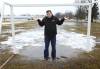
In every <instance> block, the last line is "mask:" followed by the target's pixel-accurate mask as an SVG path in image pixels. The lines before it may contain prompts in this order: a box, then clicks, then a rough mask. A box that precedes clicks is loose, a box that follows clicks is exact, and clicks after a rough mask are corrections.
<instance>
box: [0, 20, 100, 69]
mask: <svg viewBox="0 0 100 69" xmlns="http://www.w3.org/2000/svg"><path fill="white" fill-rule="evenodd" d="M15 26H16V36H15V38H16V39H15V43H14V45H13V44H12V36H11V28H10V27H11V25H10V24H6V25H3V31H2V32H3V33H2V34H1V36H0V65H2V64H3V63H4V62H5V61H6V60H7V59H8V58H9V57H10V56H11V55H14V56H13V57H12V59H11V60H10V61H9V62H8V63H7V64H6V65H5V66H4V67H3V68H2V69H99V68H100V59H99V58H100V54H99V52H100V45H99V44H96V41H98V42H100V41H99V39H100V23H92V30H91V35H92V36H91V37H87V36H86V30H87V23H76V22H67V21H65V22H64V24H63V25H62V26H58V34H57V61H56V62H52V61H51V60H50V61H47V62H46V61H43V50H44V35H43V34H44V33H43V32H44V30H43V27H39V26H38V24H37V22H36V21H26V22H24V23H18V24H16V25H15ZM49 51H51V48H50V50H49Z"/></svg>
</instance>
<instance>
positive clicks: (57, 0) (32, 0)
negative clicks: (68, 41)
mask: <svg viewBox="0 0 100 69" xmlns="http://www.w3.org/2000/svg"><path fill="white" fill-rule="evenodd" d="M3 1H5V2H8V3H13V4H64V3H66V4H69V3H70V4H72V3H74V2H75V0H3ZM99 4H100V3H99ZM99 7H100V5H99ZM48 9H50V10H52V11H53V13H56V12H62V13H64V12H65V11H66V12H70V11H72V12H75V10H76V8H75V6H63V7H17V8H14V13H15V14H16V15H20V14H34V15H36V14H45V11H46V10H48ZM9 13H10V8H9V7H8V6H6V7H5V14H9Z"/></svg>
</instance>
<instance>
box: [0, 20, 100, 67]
mask: <svg viewBox="0 0 100 69" xmlns="http://www.w3.org/2000/svg"><path fill="white" fill-rule="evenodd" d="M15 26H16V30H17V29H21V30H22V31H17V32H16V34H18V33H21V32H24V30H29V29H34V28H35V27H37V26H38V25H37V23H36V21H28V22H26V23H20V24H16V25H15ZM64 29H67V30H68V31H74V32H78V33H84V34H86V26H84V24H77V25H76V26H68V25H65V26H64ZM71 29H74V30H71ZM9 31H11V28H10V25H4V26H3V33H2V35H1V37H0V42H2V41H5V40H7V38H8V36H11V33H10V32H9ZM4 35H5V36H4ZM91 35H93V36H96V39H100V23H92V30H91ZM99 52H100V45H99V44H97V45H96V46H95V49H94V50H93V51H91V52H82V53H80V55H78V56H77V57H72V58H70V59H68V58H65V61H56V62H52V61H43V60H26V59H27V58H25V57H24V56H21V55H18V54H17V55H15V56H14V57H13V58H12V59H11V61H9V62H8V63H7V64H6V65H5V66H4V67H3V68H2V69H100V54H99ZM11 55H12V53H10V52H9V49H5V50H3V51H2V52H1V53H0V65H2V64H3V63H4V62H5V61H6V60H7V58H8V57H10V56H11Z"/></svg>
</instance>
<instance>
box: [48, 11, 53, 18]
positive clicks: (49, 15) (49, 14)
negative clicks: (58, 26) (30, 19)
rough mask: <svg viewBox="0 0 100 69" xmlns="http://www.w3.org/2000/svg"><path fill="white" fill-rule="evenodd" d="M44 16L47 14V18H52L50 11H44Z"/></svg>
mask: <svg viewBox="0 0 100 69" xmlns="http://www.w3.org/2000/svg"><path fill="white" fill-rule="evenodd" d="M46 14H47V17H49V18H50V17H52V16H53V14H52V11H51V10H47V11H46Z"/></svg>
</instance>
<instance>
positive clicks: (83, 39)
mask: <svg viewBox="0 0 100 69" xmlns="http://www.w3.org/2000/svg"><path fill="white" fill-rule="evenodd" d="M94 38H95V37H93V36H90V37H89V36H86V35H84V34H79V33H75V32H67V31H66V30H64V29H58V34H57V46H70V47H71V48H73V49H74V48H75V49H81V50H84V51H91V50H92V49H93V47H94V46H95V45H96V42H95V40H94ZM12 39H13V38H12V37H9V38H8V40H7V41H4V42H2V44H8V45H12V46H11V48H12V49H13V52H14V53H18V52H19V50H20V49H23V47H25V46H44V31H43V28H38V29H34V30H30V31H26V32H22V33H20V34H17V35H16V36H15V41H13V43H12Z"/></svg>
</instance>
